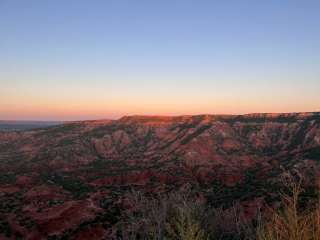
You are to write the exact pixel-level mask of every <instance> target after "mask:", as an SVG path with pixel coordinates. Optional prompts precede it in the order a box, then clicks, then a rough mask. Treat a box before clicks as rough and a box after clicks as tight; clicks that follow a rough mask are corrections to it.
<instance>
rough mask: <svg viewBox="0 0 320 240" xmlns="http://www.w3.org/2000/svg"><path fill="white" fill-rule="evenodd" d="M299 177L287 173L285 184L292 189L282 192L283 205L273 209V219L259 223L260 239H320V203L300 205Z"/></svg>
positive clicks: (258, 237) (300, 185)
mask: <svg viewBox="0 0 320 240" xmlns="http://www.w3.org/2000/svg"><path fill="white" fill-rule="evenodd" d="M299 178H300V179H299V181H296V180H295V179H294V177H293V176H292V175H291V174H287V175H286V179H285V180H284V184H285V185H286V186H288V189H289V190H290V191H289V193H282V194H281V197H282V207H281V208H280V209H278V210H274V211H273V216H272V218H271V220H270V221H269V222H267V223H265V224H260V225H259V227H258V229H257V239H258V240H320V204H319V203H317V204H315V205H314V206H312V205H309V206H303V207H301V206H299V197H300V195H301V193H302V192H303V188H302V178H301V177H299Z"/></svg>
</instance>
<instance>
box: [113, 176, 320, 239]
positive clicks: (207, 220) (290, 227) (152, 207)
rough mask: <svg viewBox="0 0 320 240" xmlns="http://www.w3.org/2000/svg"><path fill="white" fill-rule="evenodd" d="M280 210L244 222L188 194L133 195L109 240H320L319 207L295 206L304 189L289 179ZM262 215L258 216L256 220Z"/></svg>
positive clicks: (235, 211) (234, 211)
mask: <svg viewBox="0 0 320 240" xmlns="http://www.w3.org/2000/svg"><path fill="white" fill-rule="evenodd" d="M285 185H286V186H288V189H289V190H290V191H284V193H280V196H281V204H280V205H279V207H278V208H277V209H272V208H270V209H269V211H266V213H267V214H264V215H265V216H260V217H258V216H257V218H256V219H254V220H253V221H251V220H250V221H248V219H246V217H245V214H243V208H242V207H241V205H240V204H238V203H235V204H234V206H233V207H232V208H230V209H222V208H218V209H217V208H213V207H211V206H209V205H208V204H207V202H206V201H205V200H204V199H203V198H202V197H200V196H198V195H197V193H196V192H193V191H191V190H190V189H187V190H183V191H177V192H174V193H170V194H163V195H158V196H146V195H144V194H142V193H140V192H132V193H131V194H130V196H128V198H127V199H130V204H129V205H130V206H131V207H128V208H127V210H124V211H123V212H122V216H121V219H122V220H121V221H120V222H119V223H118V224H117V229H116V234H115V237H114V239H120V240H137V239H142V240H147V239H150V240H216V239H218V240H220V239H221V240H222V239H226V240H254V239H256V240H320V204H319V202H312V201H308V202H305V201H304V202H302V201H300V200H301V199H300V196H301V193H303V191H304V190H303V188H302V184H301V181H299V182H298V183H297V182H295V181H293V180H292V179H291V182H290V183H285ZM261 215H263V214H261Z"/></svg>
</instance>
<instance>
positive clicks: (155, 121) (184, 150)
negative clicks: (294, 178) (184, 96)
mask: <svg viewBox="0 0 320 240" xmlns="http://www.w3.org/2000/svg"><path fill="white" fill-rule="evenodd" d="M319 162H320V113H292V114H250V115H240V116H231V115H225V116H224V115H198V116H181V117H158V116H132V117H123V118H121V119H119V120H105V121H102V120H100V121H82V122H72V123H68V124H64V125H59V126H51V127H47V128H42V129H35V130H27V131H12V132H0V239H109V236H110V234H111V230H112V226H113V225H114V224H115V223H116V222H117V221H118V220H119V219H118V216H119V213H120V212H121V209H122V208H124V207H125V205H126V193H127V192H129V191H131V190H132V189H138V190H141V191H144V192H146V193H150V194H155V193H160V192H166V191H171V190H173V189H177V188H180V187H181V186H184V185H185V184H189V185H191V186H192V187H193V188H197V189H198V191H199V192H201V194H202V195H203V196H204V197H205V198H206V199H207V201H209V202H210V203H211V204H212V205H215V206H222V207H224V208H228V207H230V206H231V205H232V203H233V202H234V201H239V202H240V203H241V204H243V205H244V206H246V207H247V210H248V211H247V214H248V215H250V214H254V211H255V209H257V207H258V206H259V207H261V206H262V205H266V204H271V205H272V204H273V203H274V202H275V201H276V200H277V192H278V190H279V189H278V185H277V183H278V180H279V176H280V175H281V173H282V171H283V169H290V170H296V172H298V173H299V174H301V175H303V176H304V177H305V179H306V182H307V183H308V185H309V186H313V185H315V184H316V183H315V181H316V179H317V177H318V176H320V167H319ZM305 194H306V195H307V194H309V195H312V194H313V192H312V191H311V190H310V191H309V192H308V191H307V192H306V193H305ZM248 217H250V216H248Z"/></svg>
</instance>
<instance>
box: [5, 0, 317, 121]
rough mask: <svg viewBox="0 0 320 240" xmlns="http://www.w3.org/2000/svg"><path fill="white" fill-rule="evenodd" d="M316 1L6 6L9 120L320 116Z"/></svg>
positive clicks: (11, 2) (12, 0) (11, 1)
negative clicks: (306, 113) (263, 114)
mask: <svg viewBox="0 0 320 240" xmlns="http://www.w3.org/2000/svg"><path fill="white" fill-rule="evenodd" d="M319 11H320V2H319V1H253V0H252V1H246V0H243V1H235V0H234V1H231V0H230V1H195V0H194V1H174V0H171V1H160V0H158V1H152V0H150V1H138V0H131V1H122V0H117V1H111V0H110V1H102V0H101V1H99V0H93V1H89V0H86V1H84V0H77V1H76V0H68V1H63V0H55V1H53V0H52V1H50V0H46V1H43V0H42V1H40V0H38V1H33V0H29V1H17V0H0V84H1V89H0V119H39V120H46V119H52V120H56V119H63V120H73V119H92V118H116V117H120V116H122V115H130V114H162V115H167V114H168V115H179V114H199V113H212V114H214V113H231V114H238V113H248V112H292V111H319V110H320V94H319V93H318V92H319V90H320V54H319V53H320V27H319V26H320V14H319Z"/></svg>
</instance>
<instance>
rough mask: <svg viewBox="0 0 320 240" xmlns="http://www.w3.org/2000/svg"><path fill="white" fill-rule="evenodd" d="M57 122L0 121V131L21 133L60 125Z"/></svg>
mask: <svg viewBox="0 0 320 240" xmlns="http://www.w3.org/2000/svg"><path fill="white" fill-rule="evenodd" d="M62 123H63V122H58V121H7V120H0V131H22V130H30V129H36V128H44V127H49V126H54V125H59V124H62Z"/></svg>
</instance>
